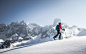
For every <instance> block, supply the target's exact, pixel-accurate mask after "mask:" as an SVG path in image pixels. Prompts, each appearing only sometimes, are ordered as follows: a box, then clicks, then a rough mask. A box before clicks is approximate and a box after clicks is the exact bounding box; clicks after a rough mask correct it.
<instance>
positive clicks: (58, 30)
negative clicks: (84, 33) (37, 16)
mask: <svg viewBox="0 0 86 54" xmlns="http://www.w3.org/2000/svg"><path fill="white" fill-rule="evenodd" d="M61 29H62V27H61V23H59V25H57V26H56V30H57V34H56V35H55V36H54V37H53V39H54V40H55V38H56V37H57V36H58V35H59V34H60V35H59V39H61V32H60V30H61ZM62 30H64V31H65V29H62Z"/></svg>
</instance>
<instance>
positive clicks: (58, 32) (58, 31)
mask: <svg viewBox="0 0 86 54" xmlns="http://www.w3.org/2000/svg"><path fill="white" fill-rule="evenodd" d="M59 34H60V35H59ZM58 35H59V38H61V32H60V30H57V34H56V35H55V36H54V37H55V38H56V37H57V36H58Z"/></svg>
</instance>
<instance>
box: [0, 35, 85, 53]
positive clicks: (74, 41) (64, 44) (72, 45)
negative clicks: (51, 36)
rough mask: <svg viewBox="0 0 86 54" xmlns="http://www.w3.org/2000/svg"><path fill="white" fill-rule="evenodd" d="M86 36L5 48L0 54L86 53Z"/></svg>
mask: <svg viewBox="0 0 86 54" xmlns="http://www.w3.org/2000/svg"><path fill="white" fill-rule="evenodd" d="M85 38H86V36H82V37H71V38H68V39H63V40H55V41H48V42H44V43H39V44H32V45H31V44H30V45H24V46H18V47H11V48H7V49H0V53H1V54H86V39H85Z"/></svg>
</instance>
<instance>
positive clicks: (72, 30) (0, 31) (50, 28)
mask: <svg viewBox="0 0 86 54" xmlns="http://www.w3.org/2000/svg"><path fill="white" fill-rule="evenodd" d="M59 22H61V19H55V20H54V23H53V25H45V26H44V27H42V26H40V25H37V24H36V23H26V22H24V21H21V22H19V21H17V22H12V23H11V24H10V25H5V24H0V39H3V40H8V39H10V40H16V41H22V40H30V39H32V41H31V42H42V41H43V42H44V41H50V40H52V37H53V36H55V35H56V33H57V32H56V30H55V27H56V25H57V24H58V23H59ZM61 23H62V28H64V29H65V31H62V30H61V32H62V36H63V38H65V37H72V36H83V35H86V34H85V32H86V29H84V28H78V27H77V26H72V27H69V26H68V25H67V24H66V23H63V22H61ZM82 33H84V34H82ZM34 38H35V39H34Z"/></svg>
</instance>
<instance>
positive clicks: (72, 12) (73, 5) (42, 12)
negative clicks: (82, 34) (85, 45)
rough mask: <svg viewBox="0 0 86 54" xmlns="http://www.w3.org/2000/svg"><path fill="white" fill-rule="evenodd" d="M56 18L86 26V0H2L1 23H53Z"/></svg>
mask: <svg viewBox="0 0 86 54" xmlns="http://www.w3.org/2000/svg"><path fill="white" fill-rule="evenodd" d="M55 18H60V19H61V20H62V22H64V23H66V24H67V25H69V26H72V25H76V26H78V27H81V28H86V1H85V0H0V24H1V23H5V24H7V25H8V24H10V23H11V22H16V21H22V20H24V21H25V22H30V23H36V24H39V25H42V26H44V25H52V24H53V21H54V19H55Z"/></svg>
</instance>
